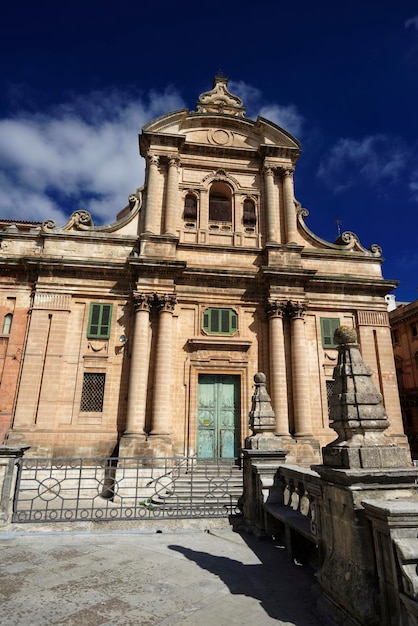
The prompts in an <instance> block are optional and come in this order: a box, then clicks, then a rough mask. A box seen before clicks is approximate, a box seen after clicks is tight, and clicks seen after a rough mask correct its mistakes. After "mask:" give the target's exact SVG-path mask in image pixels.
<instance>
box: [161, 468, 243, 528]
mask: <svg viewBox="0 0 418 626" xmlns="http://www.w3.org/2000/svg"><path fill="white" fill-rule="evenodd" d="M242 489H243V478H242V469H241V468H240V467H238V466H237V465H233V464H230V463H221V462H220V463H215V462H213V463H211V462H203V463H198V462H194V463H193V465H192V466H191V467H180V468H178V470H177V471H176V472H173V473H172V475H171V476H169V477H168V476H167V478H166V481H165V483H163V481H159V485H156V489H155V493H154V495H153V496H152V497H151V499H150V504H151V505H152V506H153V507H156V508H162V509H163V510H164V512H169V511H170V510H172V511H174V510H176V511H179V509H182V510H184V512H187V511H191V512H192V513H193V515H196V516H201V517H204V516H206V515H208V516H209V515H210V516H216V515H225V513H226V512H227V513H228V514H234V513H238V512H239V511H238V507H237V505H238V500H239V498H240V496H241V495H242Z"/></svg>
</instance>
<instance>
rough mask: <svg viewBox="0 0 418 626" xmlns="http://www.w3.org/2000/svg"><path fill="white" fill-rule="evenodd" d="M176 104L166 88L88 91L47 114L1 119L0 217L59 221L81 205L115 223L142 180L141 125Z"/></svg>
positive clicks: (179, 103) (99, 220)
mask: <svg viewBox="0 0 418 626" xmlns="http://www.w3.org/2000/svg"><path fill="white" fill-rule="evenodd" d="M182 107H184V103H183V102H182V100H181V98H180V96H179V95H178V94H177V93H176V92H175V91H173V90H171V89H167V90H166V91H165V92H164V93H154V92H152V93H150V94H148V96H143V95H142V96H141V95H136V94H130V93H122V92H118V91H109V92H105V93H103V92H93V93H91V94H88V95H86V96H84V97H83V98H81V97H77V98H73V99H72V101H71V102H67V103H64V104H62V105H60V106H57V107H55V108H54V109H53V110H50V111H48V112H46V113H42V114H29V113H19V114H17V115H16V116H15V117H13V118H10V119H3V120H0V217H2V218H8V219H15V220H31V221H38V220H39V221H42V220H44V219H54V220H55V221H56V222H57V223H58V224H63V223H64V222H65V221H66V219H67V216H68V214H69V213H71V212H72V211H75V210H77V209H80V208H83V209H87V210H89V211H90V212H91V213H93V214H94V217H95V221H96V222H97V223H102V222H109V221H113V220H114V219H115V216H116V213H117V212H118V211H119V210H120V209H121V208H123V207H124V206H125V204H126V203H127V198H128V196H129V194H131V193H132V192H133V191H135V189H136V188H137V187H139V186H140V185H141V184H142V183H143V174H144V163H143V160H142V159H140V157H139V154H138V139H137V135H138V133H139V132H140V129H141V126H143V125H144V124H145V123H147V122H148V121H150V120H151V119H153V118H155V117H157V116H159V115H162V114H163V113H166V112H168V111H172V110H174V109H179V108H182Z"/></svg>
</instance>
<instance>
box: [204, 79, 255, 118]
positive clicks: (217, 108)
mask: <svg viewBox="0 0 418 626" xmlns="http://www.w3.org/2000/svg"><path fill="white" fill-rule="evenodd" d="M227 84H228V78H227V77H226V76H220V75H218V76H215V78H214V79H213V88H212V90H211V91H206V92H205V93H202V94H200V96H199V100H198V102H197V104H196V111H197V113H221V114H224V115H234V116H235V117H245V108H244V105H243V102H242V100H241V98H239V97H238V96H234V95H233V94H231V93H230V92H229V91H228V89H227Z"/></svg>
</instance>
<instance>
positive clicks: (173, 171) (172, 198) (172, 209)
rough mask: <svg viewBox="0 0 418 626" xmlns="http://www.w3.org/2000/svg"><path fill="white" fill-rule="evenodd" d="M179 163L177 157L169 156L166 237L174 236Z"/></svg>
mask: <svg viewBox="0 0 418 626" xmlns="http://www.w3.org/2000/svg"><path fill="white" fill-rule="evenodd" d="M179 162H180V161H179V158H178V157H177V156H170V157H169V158H168V175H167V202H166V207H165V234H167V235H175V234H176V226H177V220H176V217H177V207H178V182H179V181H178V166H179Z"/></svg>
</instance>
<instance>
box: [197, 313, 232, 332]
mask: <svg viewBox="0 0 418 626" xmlns="http://www.w3.org/2000/svg"><path fill="white" fill-rule="evenodd" d="M237 322H238V316H237V314H236V313H235V311H233V310H232V309H212V308H211V309H206V311H205V312H204V313H203V330H204V331H206V332H207V333H209V334H211V335H233V334H234V333H235V332H236V331H237V327H238V324H237Z"/></svg>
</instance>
